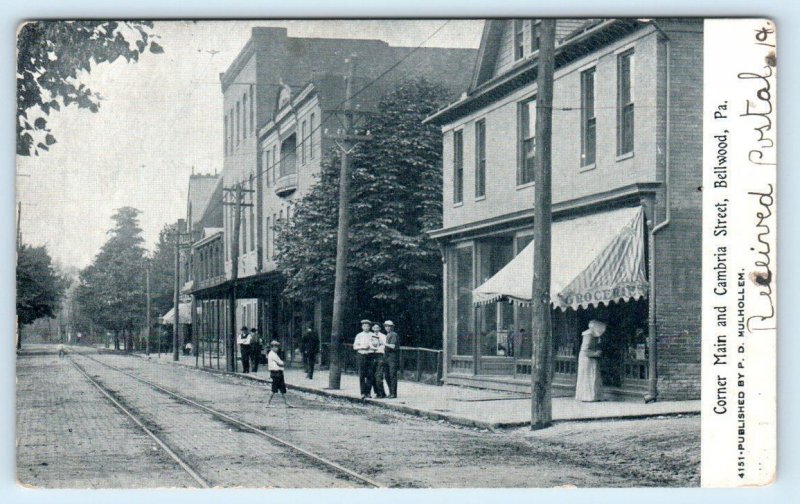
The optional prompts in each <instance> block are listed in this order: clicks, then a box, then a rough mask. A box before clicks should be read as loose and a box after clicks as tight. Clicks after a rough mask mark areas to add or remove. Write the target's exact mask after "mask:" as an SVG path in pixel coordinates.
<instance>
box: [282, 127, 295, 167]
mask: <svg viewBox="0 0 800 504" xmlns="http://www.w3.org/2000/svg"><path fill="white" fill-rule="evenodd" d="M296 150H297V135H295V134H294V133H293V134H292V135H290V136H289V138H287V139H286V140H284V141H283V142H282V143H281V177H284V176H286V175H291V174H294V173H297V153H296V152H295V151H296Z"/></svg>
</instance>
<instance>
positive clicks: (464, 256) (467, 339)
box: [456, 247, 475, 355]
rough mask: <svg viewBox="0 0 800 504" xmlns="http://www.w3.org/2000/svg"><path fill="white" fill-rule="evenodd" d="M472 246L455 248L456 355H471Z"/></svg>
mask: <svg viewBox="0 0 800 504" xmlns="http://www.w3.org/2000/svg"><path fill="white" fill-rule="evenodd" d="M472 289H473V281H472V247H467V248H461V249H457V250H456V355H472V354H473V347H474V344H475V334H474V333H473V327H472V313H473V311H474V310H473V307H472Z"/></svg>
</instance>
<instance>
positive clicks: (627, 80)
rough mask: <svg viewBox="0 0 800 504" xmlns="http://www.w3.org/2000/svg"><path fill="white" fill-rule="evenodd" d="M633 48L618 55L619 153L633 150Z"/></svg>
mask: <svg viewBox="0 0 800 504" xmlns="http://www.w3.org/2000/svg"><path fill="white" fill-rule="evenodd" d="M633 65H634V53H633V49H631V50H630V51H626V52H624V53H622V54H620V55H619V56H617V155H618V156H620V155H622V154H627V153H629V152H633V102H634V98H633Z"/></svg>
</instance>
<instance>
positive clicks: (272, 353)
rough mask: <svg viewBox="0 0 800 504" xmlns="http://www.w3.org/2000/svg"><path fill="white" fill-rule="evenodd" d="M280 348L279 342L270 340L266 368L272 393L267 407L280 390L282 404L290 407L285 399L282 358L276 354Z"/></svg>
mask: <svg viewBox="0 0 800 504" xmlns="http://www.w3.org/2000/svg"><path fill="white" fill-rule="evenodd" d="M280 348H281V344H280V343H279V342H278V341H276V340H272V342H271V343H270V344H269V354H268V355H267V369H268V370H269V378H270V380H272V395H271V396H269V401H267V407H269V406H270V404H271V403H272V398H273V397H275V394H276V393H278V392H280V393H281V399H283V404H285V405H286V407H287V408H291V407H292V406H291V405H290V404H289V403H288V402H287V401H286V379H285V378H284V376H283V359H281V357H280V355H278V351H279V350H280Z"/></svg>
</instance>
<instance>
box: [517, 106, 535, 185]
mask: <svg viewBox="0 0 800 504" xmlns="http://www.w3.org/2000/svg"><path fill="white" fill-rule="evenodd" d="M517 117H518V121H519V127H518V128H517V150H518V156H517V158H518V161H517V185H522V184H528V183H530V182H533V173H534V167H533V165H534V159H535V155H536V98H535V97H534V98H530V99H528V100H525V101H523V102H520V103H519V104H518V105H517Z"/></svg>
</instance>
